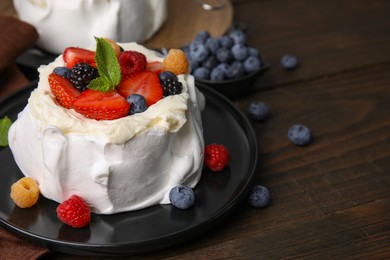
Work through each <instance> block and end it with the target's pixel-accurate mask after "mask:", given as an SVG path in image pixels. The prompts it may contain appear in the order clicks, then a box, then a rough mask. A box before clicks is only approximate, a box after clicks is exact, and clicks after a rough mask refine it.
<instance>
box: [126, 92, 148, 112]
mask: <svg viewBox="0 0 390 260" xmlns="http://www.w3.org/2000/svg"><path fill="white" fill-rule="evenodd" d="M127 102H129V104H130V111H129V115H133V114H136V113H142V112H144V111H145V110H146V109H147V108H148V105H147V104H146V99H145V98H144V97H143V96H142V95H140V94H131V95H130V96H128V97H127Z"/></svg>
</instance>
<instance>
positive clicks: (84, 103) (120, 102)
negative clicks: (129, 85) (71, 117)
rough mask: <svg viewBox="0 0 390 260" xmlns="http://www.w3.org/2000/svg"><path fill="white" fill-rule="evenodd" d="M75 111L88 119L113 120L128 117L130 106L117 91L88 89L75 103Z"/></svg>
mask: <svg viewBox="0 0 390 260" xmlns="http://www.w3.org/2000/svg"><path fill="white" fill-rule="evenodd" d="M73 109H74V110H76V111H77V112H78V113H80V114H82V115H83V116H85V117H88V118H92V119H96V120H113V119H117V118H121V117H124V116H126V115H128V113H129V110H130V104H129V103H128V102H127V101H126V99H125V98H124V97H122V96H121V95H119V94H118V92H116V91H115V90H110V91H107V92H102V91H99V90H92V89H87V90H85V91H84V92H83V93H81V94H80V96H78V98H77V99H76V100H74V101H73Z"/></svg>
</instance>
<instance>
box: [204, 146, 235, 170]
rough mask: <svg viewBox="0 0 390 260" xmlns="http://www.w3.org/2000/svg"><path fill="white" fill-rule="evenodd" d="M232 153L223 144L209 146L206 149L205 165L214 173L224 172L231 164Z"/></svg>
mask: <svg viewBox="0 0 390 260" xmlns="http://www.w3.org/2000/svg"><path fill="white" fill-rule="evenodd" d="M229 158H230V153H229V151H228V149H227V148H226V147H225V146H224V145H222V144H209V145H207V146H206V147H205V149H204V164H205V165H206V166H207V167H209V168H210V170H212V171H213V172H219V171H222V170H223V169H224V168H225V167H226V165H227V164H228V162H229Z"/></svg>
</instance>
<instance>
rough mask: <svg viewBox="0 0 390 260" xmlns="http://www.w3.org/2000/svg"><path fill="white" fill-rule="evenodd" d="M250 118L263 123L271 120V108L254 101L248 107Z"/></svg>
mask: <svg viewBox="0 0 390 260" xmlns="http://www.w3.org/2000/svg"><path fill="white" fill-rule="evenodd" d="M247 112H248V117H249V118H250V119H251V120H253V121H256V122H262V121H265V120H267V119H268V118H269V116H270V108H269V106H268V105H267V104H266V103H264V102H260V101H253V102H251V103H249V105H248V110H247Z"/></svg>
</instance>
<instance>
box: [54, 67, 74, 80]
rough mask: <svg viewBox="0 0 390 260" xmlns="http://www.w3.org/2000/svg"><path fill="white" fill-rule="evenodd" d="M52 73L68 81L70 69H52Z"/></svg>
mask: <svg viewBox="0 0 390 260" xmlns="http://www.w3.org/2000/svg"><path fill="white" fill-rule="evenodd" d="M53 73H54V74H57V75H58V76H61V77H63V78H66V79H69V73H70V69H69V68H68V67H56V68H54V70H53Z"/></svg>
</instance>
